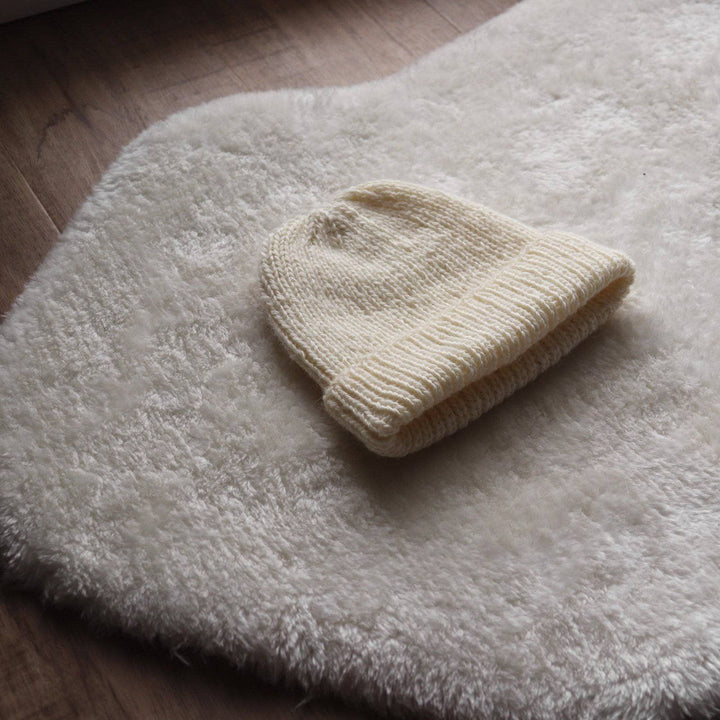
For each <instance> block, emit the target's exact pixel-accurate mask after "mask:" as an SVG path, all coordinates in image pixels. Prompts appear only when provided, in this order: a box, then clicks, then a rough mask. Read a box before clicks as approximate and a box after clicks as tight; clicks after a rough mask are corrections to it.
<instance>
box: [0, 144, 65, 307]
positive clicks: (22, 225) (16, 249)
mask: <svg viewBox="0 0 720 720" xmlns="http://www.w3.org/2000/svg"><path fill="white" fill-rule="evenodd" d="M0 209H1V211H2V231H1V232H0V318H2V317H3V316H4V315H5V313H7V311H8V310H9V309H10V306H11V305H12V302H13V300H14V299H15V297H16V296H17V295H18V294H19V293H20V292H21V291H22V289H23V287H25V283H26V282H27V281H28V279H29V278H30V276H31V275H32V273H33V272H35V270H36V268H37V266H38V265H39V264H40V262H41V261H42V259H43V257H44V256H45V254H46V253H47V251H48V250H49V249H50V247H51V246H52V244H53V243H54V242H55V239H56V238H57V228H56V227H55V225H54V224H53V222H52V220H51V219H50V217H49V216H48V214H47V213H46V212H45V208H44V207H43V206H42V205H41V204H40V202H39V201H38V199H37V197H36V196H35V194H34V193H33V191H32V190H31V189H30V186H29V185H28V184H27V182H26V181H25V178H24V177H23V175H22V174H21V173H20V171H19V170H18V169H17V167H16V166H15V164H14V163H13V161H12V160H11V159H10V156H9V155H8V154H7V152H6V151H5V148H4V147H2V146H0Z"/></svg>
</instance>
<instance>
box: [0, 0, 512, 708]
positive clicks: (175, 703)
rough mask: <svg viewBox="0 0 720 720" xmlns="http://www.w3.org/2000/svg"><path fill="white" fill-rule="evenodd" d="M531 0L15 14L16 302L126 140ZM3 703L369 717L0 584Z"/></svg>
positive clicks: (12, 192)
mask: <svg viewBox="0 0 720 720" xmlns="http://www.w3.org/2000/svg"><path fill="white" fill-rule="evenodd" d="M515 1H516V0H479V1H478V0H306V1H305V2H300V1H299V0H298V1H295V0H257V1H256V2H236V1H235V0H205V1H204V2H196V1H195V0H155V1H154V2H147V1H146V0H129V1H128V2H117V1H116V0H112V1H111V0H91V1H90V2H86V3H83V4H81V5H77V6H72V7H68V8H64V9H61V10H57V11H54V12H51V13H47V14H44V15H40V16H37V17H34V18H29V19H26V20H21V21H17V22H14V23H9V24H6V25H3V26H0V316H2V315H4V314H5V313H6V312H7V311H8V310H9V308H10V306H11V304H12V302H13V300H14V298H15V297H16V296H17V295H18V294H19V293H20V292H21V290H22V288H23V286H24V285H25V283H26V282H27V280H28V279H29V277H30V276H31V275H32V273H33V272H34V271H35V269H36V268H37V266H38V265H39V263H40V262H41V261H42V259H43V257H44V256H45V254H46V253H47V251H48V250H49V249H50V247H51V246H52V244H53V242H54V241H55V239H56V237H57V231H58V229H60V230H61V229H62V228H64V227H65V225H66V224H67V223H68V221H69V219H70V218H71V217H72V215H73V213H74V212H75V210H76V209H77V208H78V206H79V205H80V203H81V202H82V200H83V199H84V198H85V197H86V196H87V194H88V193H89V192H90V190H91V189H92V186H93V185H94V183H95V182H97V180H98V179H99V178H100V175H101V174H102V172H103V170H104V169H105V168H106V167H107V166H108V164H109V163H110V162H111V161H112V160H113V158H114V157H115V156H116V155H117V153H118V151H119V150H120V149H121V148H122V146H123V145H124V144H125V143H127V142H128V141H129V140H130V139H132V137H133V136H135V135H136V134H137V133H138V132H140V131H141V130H142V129H143V128H145V127H146V126H147V125H148V124H150V123H151V122H153V121H154V120H157V119H159V118H162V117H164V116H166V115H168V114H169V113H172V112H175V111H176V110H180V109H182V108H185V107H189V106H192V105H196V104H198V103H201V102H204V101H207V100H211V99H213V98H216V97H221V96H224V95H228V94H231V93H235V92H241V91H244V90H265V89H273V88H279V87H297V86H309V85H330V84H348V83H353V82H359V81H364V80H369V79H372V78H376V77H380V76H382V75H384V74H387V73H390V72H393V71H395V70H397V69H399V68H400V67H402V66H403V65H405V64H406V63H408V62H410V61H411V60H413V59H414V58H416V57H418V56H419V55H421V54H423V53H426V52H428V51H430V50H432V49H434V48H436V47H438V46H439V45H442V44H444V43H446V42H448V41H450V40H452V39H453V38H455V37H457V36H458V34H459V33H461V32H465V31H467V30H470V29H471V28H473V27H475V26H476V25H478V24H479V23H481V22H484V21H485V20H488V19H489V18H490V17H492V16H493V15H495V14H498V13H500V12H502V11H503V10H505V9H507V8H508V7H509V6H510V5H512V4H513V3H514V2H515ZM0 641H1V645H0V718H2V719H3V720H19V719H21V718H23V719H27V720H30V719H34V718H52V719H54V720H61V719H65V718H68V719H69V718H73V719H75V718H173V719H174V720H191V719H195V718H219V719H223V718H249V719H250V720H254V719H257V720H260V719H261V718H262V719H267V720H280V719H281V718H325V719H330V718H335V719H338V720H339V719H343V718H344V719H350V718H361V717H364V718H369V717H371V715H370V714H367V713H363V712H361V711H355V710H352V709H349V708H347V707H345V706H343V705H342V704H340V703H338V702H334V701H331V700H328V699H311V698H306V697H305V696H304V695H303V694H302V693H300V692H299V691H297V690H295V691H293V690H286V689H282V688H279V687H273V686H269V685H266V684H264V683H262V682H259V681H258V680H255V679H254V678H253V677H252V676H251V675H249V674H248V673H243V672H241V671H239V670H237V669H235V668H232V667H230V666H229V665H228V664H227V663H226V662H224V661H223V660H221V659H218V658H210V659H205V658H202V657H200V656H193V655H191V654H186V655H185V656H184V657H183V658H179V657H173V656H172V655H171V654H170V652H169V651H168V650H167V649H165V648H162V647H159V646H155V645H150V644H147V643H141V642H138V641H136V640H133V639H130V638H128V637H124V636H122V635H120V634H110V635H108V634H107V631H106V634H104V635H103V634H101V633H99V632H98V631H97V630H93V629H91V628H90V627H88V626H87V625H86V624H85V623H84V622H83V621H82V619H81V618H80V617H79V615H78V614H77V613H75V612H72V611H69V610H60V609H57V608H53V607H44V606H43V605H42V604H41V602H40V600H39V598H38V597H37V596H36V595H34V594H31V593H25V592H20V591H19V590H17V589H12V588H10V587H8V586H4V587H3V589H2V591H1V592H0Z"/></svg>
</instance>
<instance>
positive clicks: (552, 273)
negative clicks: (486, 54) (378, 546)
mask: <svg viewBox="0 0 720 720" xmlns="http://www.w3.org/2000/svg"><path fill="white" fill-rule="evenodd" d="M633 276H634V268H633V264H632V262H631V261H630V259H629V258H628V257H626V256H625V255H624V254H622V253H620V252H618V251H616V250H612V249H609V248H606V247H603V246H601V245H598V244H596V243H594V242H591V241H588V240H586V239H583V238H580V237H577V236H575V235H572V234H569V233H564V232H541V231H539V230H536V229H533V228H531V227H528V226H526V225H524V224H522V223H520V222H517V221H515V220H512V219H510V218H508V217H505V216H503V215H501V214H499V213H496V212H494V211H492V210H489V209H487V208H484V207H482V206H480V205H476V204H473V203H470V202H467V201H464V200H461V199H458V198H454V197H451V196H449V195H446V194H444V193H441V192H437V191H435V190H430V189H426V188H422V187H418V186H414V185H409V184H404V183H396V182H391V181H382V182H373V183H369V184H365V185H361V186H358V187H355V188H352V189H350V190H347V191H345V192H344V193H342V194H341V195H339V196H338V197H337V198H336V199H335V200H334V201H333V202H331V203H330V204H329V205H327V206H326V207H322V208H320V209H318V210H316V211H314V212H312V213H310V214H309V215H306V216H303V217H300V218H296V219H294V220H291V221H290V222H288V223H287V224H286V225H284V226H283V227H281V228H280V229H279V230H277V231H276V232H275V233H273V234H272V236H271V237H270V239H269V241H268V242H267V244H266V246H265V251H264V255H263V260H262V264H261V282H262V287H263V290H264V295H265V301H266V307H267V313H268V317H269V320H270V323H271V325H272V327H273V329H274V330H275V332H276V333H277V335H278V336H279V337H280V339H281V340H282V342H283V343H284V344H285V346H286V348H287V350H288V351H289V353H290V355H291V356H292V358H293V359H294V360H295V361H297V362H298V363H299V364H300V365H301V366H302V367H303V368H304V369H305V370H306V371H307V372H308V373H309V374H310V375H311V376H312V377H313V378H314V379H315V380H316V381H317V382H318V383H319V384H320V386H321V388H322V389H323V403H324V405H325V408H326V410H327V412H328V413H329V414H330V415H331V416H332V417H333V418H334V419H335V420H337V421H338V422H339V423H340V424H341V425H343V426H344V427H345V428H347V429H348V430H350V431H351V432H352V433H354V434H355V435H356V436H357V437H358V438H359V439H360V440H361V441H362V442H363V443H364V444H365V445H366V446H367V447H368V448H369V449H370V450H372V451H374V452H376V453H379V454H380V455H386V456H395V457H400V456H403V455H407V454H408V453H411V452H414V451H416V450H419V449H421V448H423V447H426V446H428V445H430V444H432V443H434V442H436V441H437V440H440V439H441V438H443V437H445V436H447V435H449V434H451V433H454V432H455V431H457V430H459V429H460V428H463V427H465V426H466V425H467V424H468V423H469V422H471V421H472V420H474V419H475V418H477V417H478V416H479V415H481V414H482V413H484V412H486V411H487V410H489V409H490V408H492V407H493V406H494V405H497V404H498V403H499V402H501V401H502V400H503V399H504V398H506V397H507V396H508V395H510V394H511V393H512V392H514V391H515V390H517V389H518V388H520V387H522V386H523V385H525V384H527V383H528V382H530V381H531V380H533V379H534V378H536V377H537V376H538V375H539V374H540V373H541V372H543V371H544V370H546V369H547V368H548V367H550V366H551V365H553V364H554V363H556V362H557V361H558V360H559V359H560V358H561V357H562V356H563V355H565V354H566V353H568V352H569V351H570V350H571V349H572V348H573V347H575V346H576V345H577V344H578V343H579V342H580V341H581V340H583V339H584V338H586V337H587V336H588V335H589V334H590V333H592V332H593V331H594V330H595V329H596V328H598V327H599V326H600V325H601V324H602V323H603V322H605V321H606V320H607V319H608V318H609V316H610V315H611V314H612V313H613V312H614V311H615V309H616V308H617V306H618V305H619V303H620V301H621V300H622V298H623V297H624V296H625V295H626V293H627V292H628V289H629V287H630V284H631V283H632V280H633Z"/></svg>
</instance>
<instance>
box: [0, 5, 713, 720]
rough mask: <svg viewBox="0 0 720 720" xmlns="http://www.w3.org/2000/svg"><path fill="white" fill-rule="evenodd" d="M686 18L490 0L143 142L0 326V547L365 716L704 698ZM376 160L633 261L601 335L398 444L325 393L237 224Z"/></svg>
mask: <svg viewBox="0 0 720 720" xmlns="http://www.w3.org/2000/svg"><path fill="white" fill-rule="evenodd" d="M719 28H720V5H719V4H718V3H716V2H695V1H688V2H678V1H677V0H667V1H666V0H633V1H631V2H628V1H627V0H622V1H620V0H611V1H609V2H602V3H598V2H589V1H587V0H579V1H578V0H572V1H570V0H525V2H523V3H520V4H519V5H518V6H516V7H515V8H513V9H512V10H510V11H509V12H507V13H506V14H504V15H502V16H500V17H498V18H496V19H495V20H493V21H491V22H490V23H488V24H487V25H484V26H482V27H480V28H479V29H478V30H476V31H474V32H473V33H471V34H469V35H467V36H464V37H462V38H460V39H459V40H458V41H456V42H454V43H452V44H451V45H448V46H446V47H444V48H442V49H440V50H439V51H436V52H435V53H433V54H431V55H429V56H427V57H426V58H424V59H422V60H421V61H420V62H418V63H416V64H415V65H413V66H411V67H409V68H407V69H405V70H404V71H402V72H401V73H399V74H397V75H394V76H392V77H390V78H387V79H384V80H381V81H378V82H375V83H368V84H365V85H360V86H356V87H351V88H346V89H325V90H304V91H281V92H274V93H265V94H248V95H239V96H234V97H228V98H225V99H221V100H218V101H215V102H212V103H210V104H207V105H205V106H201V107H199V108H194V109H191V110H187V111H185V112H182V113H180V114H178V115H175V116H173V117H171V118H169V119H168V120H166V121H164V122H161V123H159V124H156V125H154V126H153V127H151V128H150V129H148V130H147V131H146V132H144V133H143V134H142V135H141V136H140V137H139V138H138V139H136V140H135V141H134V142H132V143H131V144H130V145H129V146H128V147H127V148H126V149H125V150H124V151H123V153H122V154H121V156H120V157H119V158H118V160H117V161H116V162H115V163H114V164H113V166H112V167H111V168H110V169H109V170H108V171H107V173H106V174H105V176H104V178H103V179H102V181H101V182H100V184H99V185H98V187H97V188H96V189H95V191H94V193H93V195H92V196H91V197H90V198H89V199H88V200H87V202H86V203H85V205H84V206H83V207H82V208H81V210H80V211H79V212H78V213H77V215H76V217H75V218H74V220H73V221H72V222H71V224H70V226H69V227H68V228H67V230H66V231H65V232H64V234H63V237H62V239H61V240H60V242H59V243H58V244H57V245H56V247H55V248H54V249H53V250H52V252H51V253H50V255H49V256H48V258H47V260H46V261H45V263H44V264H43V265H42V267H41V268H40V269H39V271H38V272H37V274H36V275H35V277H34V278H33V279H32V280H31V282H30V283H29V285H28V287H27V289H26V290H25V292H24V293H23V295H22V296H21V297H20V298H19V299H18V301H17V303H16V305H15V307H14V308H13V310H12V311H11V312H10V313H9V315H8V317H7V319H6V320H5V322H4V323H3V325H2V326H0V398H1V404H0V429H1V434H0V453H1V455H0V536H1V537H2V547H3V550H4V553H5V564H6V566H7V567H9V568H10V570H11V572H12V573H13V574H14V575H15V576H16V577H17V578H19V579H21V580H23V581H25V582H28V583H30V584H32V585H34V586H36V587H39V588H42V590H43V591H44V592H45V593H46V595H47V596H48V597H50V598H52V599H53V600H58V601H61V600H62V601H72V602H74V603H77V604H80V605H81V606H82V607H83V608H84V609H85V611H86V612H87V613H88V614H89V615H91V616H92V617H95V618H97V619H101V620H103V621H107V622H110V623H112V624H113V625H116V626H120V627H123V628H125V629H127V630H129V631H131V632H134V633H138V634H141V635H144V636H151V637H155V636H159V637H161V638H162V639H163V640H164V641H165V642H167V643H168V644H172V645H181V644H190V645H193V646H195V647H199V648H202V649H204V650H207V651H209V652H219V653H221V654H223V655H224V656H226V657H228V658H230V659H231V660H232V661H234V662H237V663H239V664H241V665H245V666H248V667H251V668H254V669H255V670H256V671H257V672H259V673H261V674H263V675H264V676H266V677H270V678H276V679H278V680H280V679H288V680H291V681H293V682H299V683H301V684H302V685H304V686H305V687H307V688H311V689H317V688H322V689H329V690H331V691H332V692H334V693H337V694H340V695H342V696H343V697H345V698H347V699H350V700H362V701H364V702H366V703H369V704H370V705H371V706H372V707H375V708H378V709H389V710H390V711H393V712H401V711H408V710H409V711H412V712H415V713H419V714H421V715H423V716H428V715H436V716H443V717H447V718H457V719H461V718H462V719H470V718H484V717H487V718H508V717H513V718H541V719H542V718H548V719H549V718H568V719H569V718H573V719H575V718H591V717H603V718H671V717H679V716H681V714H682V712H683V711H686V710H687V711H692V712H693V713H695V714H696V715H697V716H698V717H699V716H704V715H707V716H710V715H711V714H712V711H713V708H717V707H718V703H720V603H718V597H720V544H719V543H718V528H719V527H720V483H719V480H720V477H719V475H720V472H719V471H718V466H719V455H720V434H719V433H718V427H720V413H719V412H718V408H719V407H720V402H719V401H720V379H719V378H720V373H719V372H718V370H720V368H719V367H718V360H717V347H718V344H719V343H720V314H719V313H718V312H717V308H718V300H719V298H720V248H719V247H718V242H719V233H718V229H719V228H720V217H719V216H720V206H719V205H718V202H717V201H718V197H719V196H720V158H719V156H718V155H719V153H720V143H719V142H718V132H717V118H718V103H719V98H720V93H719V91H720V81H719V78H720V62H719V58H720V52H719V51H718V50H719V48H718V29H719ZM378 178H392V179H396V180H403V181H408V182H413V183H420V184H424V185H427V186H429V187H435V188H438V189H440V190H444V191H447V192H450V193H453V194H457V195H461V196H463V197H466V198H468V199H470V200H474V201H477V202H481V203H483V204H485V205H487V206H489V207H491V208H494V209H496V210H498V211H500V212H502V213H505V214H507V215H510V216H512V217H515V218H517V219H519V220H521V221H523V222H526V223H528V224H530V225H534V226H537V227H539V228H545V229H548V230H549V229H560V230H568V231H571V232H574V233H576V234H579V235H583V236H587V237H589V238H591V239H595V240H597V241H598V242H601V243H603V244H607V245H610V246H612V247H616V248H618V249H620V250H622V251H624V252H626V253H627V254H628V255H630V256H631V257H632V258H633V260H634V261H635V263H636V265H637V279H636V283H635V286H634V289H633V291H632V293H631V295H630V296H629V297H628V299H627V300H626V302H625V304H624V306H623V307H622V308H621V309H620V311H619V312H618V314H617V315H616V316H615V318H614V319H613V320H611V322H610V323H609V324H608V325H606V326H605V327H604V328H603V329H601V330H600V331H598V332H597V333H596V334H595V335H593V336H592V337H591V338H590V339H589V340H587V341H585V342H584V343H583V344H582V345H581V346H580V347H579V348H577V349H576V350H575V351H573V353H571V355H570V356H568V357H567V358H566V359H564V360H563V361H562V362H561V363H560V364H558V365H557V366H556V367H555V368H554V369H552V370H550V371H549V372H547V373H546V374H545V375H544V376H543V377H541V378H540V379H539V380H537V381H536V382H534V383H533V384H532V385H530V386H528V387H527V388H525V389H524V390H522V391H520V392H518V393H516V394H515V395H514V396H513V397H512V398H510V399H509V400H507V401H506V402H504V403H503V404H502V405H500V406H499V407H497V408H496V409H494V410H493V411H491V412H490V413H488V414H487V415H486V416H484V417H483V418H481V419H480V420H478V421H476V422H474V423H473V424H472V425H471V426H470V427H468V428H467V429H465V430H464V431H462V432H460V433H458V434H456V435H454V436H453V437H451V438H449V439H447V440H445V441H443V442H441V443H438V444H437V445H435V446H433V447H431V448H429V449H427V450H424V451H422V452H420V453H416V454H414V455H412V456H410V457H408V458H405V459H402V460H392V459H387V458H380V457H377V456H374V455H372V454H370V453H369V452H368V451H366V450H364V449H363V448H362V446H360V444H359V443H357V442H356V441H355V440H354V439H353V438H352V437H351V436H349V435H348V434H347V433H346V432H345V431H343V430H342V429H341V428H339V427H338V426H336V425H335V424H334V423H333V421H332V420H330V419H329V418H328V417H327V416H326V415H325V413H324V412H323V409H322V405H321V403H320V397H319V392H318V391H317V389H316V388H315V386H314V384H313V383H312V381H311V380H309V378H307V377H306V376H305V375H304V373H303V372H302V371H301V370H300V369H299V368H298V367H296V366H295V365H294V364H293V363H292V362H291V361H290V360H289V359H287V358H286V356H285V354H284V352H283V350H282V349H281V348H280V347H279V345H278V343H277V341H275V340H274V338H273V336H272V334H271V332H270V331H269V328H268V326H267V324H266V322H265V319H264V316H263V312H262V306H261V304H260V301H259V294H258V290H259V288H258V273H257V264H258V258H259V253H260V249H261V246H262V243H263V242H264V240H265V238H266V237H267V235H268V233H269V232H270V231H271V230H272V229H273V228H275V227H277V226H278V225H280V224H281V223H282V222H284V221H285V220H287V219H288V218H289V217H292V216H293V215H296V214H299V213H303V212H306V211H308V210H309V209H310V208H312V207H313V206H315V205H316V204H318V203H321V202H324V201H325V200H326V199H327V198H328V197H329V196H331V195H332V194H334V193H335V192H337V191H339V190H341V189H342V188H344V187H348V186H351V185H355V184H358V183H361V182H365V181H368V180H372V179H378Z"/></svg>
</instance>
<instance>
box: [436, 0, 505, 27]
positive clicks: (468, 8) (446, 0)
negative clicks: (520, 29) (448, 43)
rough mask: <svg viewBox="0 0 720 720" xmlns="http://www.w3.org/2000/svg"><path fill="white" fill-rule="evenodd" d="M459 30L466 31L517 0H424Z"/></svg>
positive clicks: (498, 13)
mask: <svg viewBox="0 0 720 720" xmlns="http://www.w3.org/2000/svg"><path fill="white" fill-rule="evenodd" d="M425 2H427V4H428V5H431V6H432V7H433V9H435V10H436V11H437V12H438V13H439V14H440V15H442V16H443V17H444V18H445V19H446V20H447V21H448V22H449V23H451V24H452V25H453V27H455V28H456V29H457V30H458V31H459V32H462V33H466V32H468V31H470V30H472V29H473V28H474V27H477V26H478V25H480V24H482V23H484V22H487V21H488V20H491V19H492V18H494V17H495V16H496V15H500V13H503V12H505V11H506V10H508V9H509V8H510V7H512V6H513V5H515V3H516V2H517V0H483V1H482V2H477V0H425Z"/></svg>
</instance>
